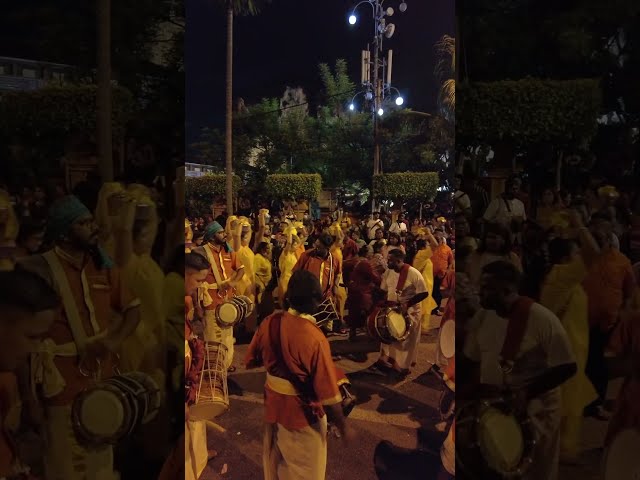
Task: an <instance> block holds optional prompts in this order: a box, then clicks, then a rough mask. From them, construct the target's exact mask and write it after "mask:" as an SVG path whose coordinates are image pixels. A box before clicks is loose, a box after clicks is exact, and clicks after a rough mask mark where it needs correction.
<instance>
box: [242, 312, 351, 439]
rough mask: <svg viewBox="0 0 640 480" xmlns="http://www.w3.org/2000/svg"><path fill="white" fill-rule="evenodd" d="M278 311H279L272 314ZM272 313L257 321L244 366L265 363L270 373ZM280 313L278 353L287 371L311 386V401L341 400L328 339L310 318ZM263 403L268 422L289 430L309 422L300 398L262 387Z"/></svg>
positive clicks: (274, 359) (272, 364) (330, 402)
mask: <svg viewBox="0 0 640 480" xmlns="http://www.w3.org/2000/svg"><path fill="white" fill-rule="evenodd" d="M278 314H280V312H279V313H277V314H275V315H278ZM275 315H271V316H270V317H267V318H266V319H265V320H264V321H263V322H262V323H261V324H260V327H259V328H258V331H257V332H256V334H255V335H254V337H253V340H252V341H251V345H249V350H248V352H247V355H246V357H245V365H247V368H252V367H255V366H257V365H264V367H265V368H266V370H267V372H269V373H271V374H272V375H275V371H276V370H277V365H278V361H277V356H276V353H275V352H274V350H273V346H272V344H273V339H272V338H271V335H270V330H269V325H270V324H271V321H272V320H273V319H274V317H275ZM282 315H283V317H282V321H281V326H280V338H281V352H282V358H283V359H284V361H285V362H286V364H287V368H288V370H289V371H290V372H291V373H292V374H293V375H295V376H297V377H298V378H299V379H300V381H301V382H303V383H305V384H308V385H310V386H312V387H313V392H314V394H315V397H316V398H315V399H313V400H316V401H317V402H318V403H320V404H321V405H335V404H337V403H340V402H341V401H342V396H341V394H340V391H339V390H338V378H337V374H336V368H335V365H334V364H333V359H332V358H331V350H330V348H329V342H328V340H327V339H326V338H325V336H324V334H323V333H322V332H321V331H320V329H319V328H318V327H317V326H316V325H315V323H314V322H313V321H311V320H309V319H307V318H303V317H300V316H297V315H292V314H291V313H289V312H282ZM275 376H278V375H275ZM264 405H265V409H264V411H265V422H267V423H278V424H280V425H282V426H283V427H285V428H287V429H289V430H299V429H302V428H304V427H306V426H308V425H309V424H310V421H309V419H308V417H307V416H306V415H305V410H306V408H305V404H304V403H303V401H302V400H301V398H300V397H297V396H292V395H283V394H280V393H277V392H274V391H273V390H271V389H269V387H267V386H265V391H264Z"/></svg>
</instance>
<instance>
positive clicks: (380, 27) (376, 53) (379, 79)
mask: <svg viewBox="0 0 640 480" xmlns="http://www.w3.org/2000/svg"><path fill="white" fill-rule="evenodd" d="M384 2H385V0H362V1H361V2H359V3H357V4H356V6H355V7H353V10H352V11H351V14H350V15H349V23H350V24H351V25H355V24H356V23H357V22H358V17H357V16H356V10H357V9H358V7H360V6H361V5H364V4H368V5H369V6H370V7H371V10H372V13H373V28H374V34H373V61H370V58H371V51H370V50H369V47H367V50H364V51H363V52H362V76H361V83H362V85H363V86H364V87H365V91H364V92H365V98H367V100H373V102H372V108H371V114H372V116H373V174H374V175H377V174H379V173H382V163H381V161H380V142H379V121H380V120H379V117H381V116H382V115H383V114H384V108H383V102H384V99H385V96H386V95H387V94H389V93H390V92H391V89H392V88H393V87H391V66H392V59H393V56H392V55H393V51H392V50H389V52H388V55H387V58H386V59H385V58H384V56H383V55H382V53H383V52H382V43H383V40H384V38H385V37H386V38H391V37H392V36H393V34H394V32H395V25H394V24H393V23H387V19H386V17H391V16H392V15H393V14H394V13H395V10H394V9H393V8H391V7H387V8H384V7H383V4H384ZM398 9H399V10H400V12H402V13H404V12H405V11H406V10H407V4H406V2H404V1H402V2H401V3H400V5H399V7H398ZM381 58H382V61H381ZM371 67H373V72H372V71H371ZM380 69H382V75H380ZM372 73H373V75H371V74H372ZM385 73H386V83H385V82H384V80H385V78H384V77H385ZM372 77H373V78H372ZM393 89H394V90H396V92H398V97H397V99H396V105H398V106H400V105H402V104H403V103H404V99H403V98H402V96H400V95H399V94H400V92H399V91H398V89H395V88H393ZM356 95H358V94H356ZM354 98H355V97H354ZM349 108H350V110H354V107H353V100H352V103H351V105H350V106H349Z"/></svg>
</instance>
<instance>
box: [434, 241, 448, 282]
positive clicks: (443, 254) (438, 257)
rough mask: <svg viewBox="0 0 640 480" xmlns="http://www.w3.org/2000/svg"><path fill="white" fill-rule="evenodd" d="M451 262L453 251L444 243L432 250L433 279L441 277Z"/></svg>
mask: <svg viewBox="0 0 640 480" xmlns="http://www.w3.org/2000/svg"><path fill="white" fill-rule="evenodd" d="M452 262H453V251H452V250H451V247H449V245H447V244H446V243H441V244H440V245H438V246H437V247H435V248H434V249H433V255H432V256H431V263H432V264H433V275H434V277H442V276H444V274H445V272H446V271H447V270H448V268H449V265H451V263H452Z"/></svg>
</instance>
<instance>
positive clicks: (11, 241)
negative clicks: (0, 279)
mask: <svg viewBox="0 0 640 480" xmlns="http://www.w3.org/2000/svg"><path fill="white" fill-rule="evenodd" d="M0 207H2V208H6V209H7V222H6V224H5V225H4V228H2V226H0V246H3V247H15V246H16V238H18V232H19V230H20V225H19V224H18V219H17V218H16V213H15V211H14V209H13V206H12V205H11V201H10V199H9V194H7V192H5V191H4V190H0ZM13 267H14V262H13V260H12V259H9V258H0V271H3V272H9V271H11V270H13Z"/></svg>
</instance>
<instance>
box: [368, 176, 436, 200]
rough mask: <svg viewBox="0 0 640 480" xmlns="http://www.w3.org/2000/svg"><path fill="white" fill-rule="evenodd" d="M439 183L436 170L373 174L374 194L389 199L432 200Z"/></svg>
mask: <svg viewBox="0 0 640 480" xmlns="http://www.w3.org/2000/svg"><path fill="white" fill-rule="evenodd" d="M439 185H440V179H439V177H438V174H437V173H435V172H422V173H418V172H405V173H383V174H380V175H374V176H373V195H374V196H375V197H376V198H382V199H388V200H392V199H399V200H426V201H432V200H433V199H434V198H435V196H436V194H437V193H438V186H439Z"/></svg>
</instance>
